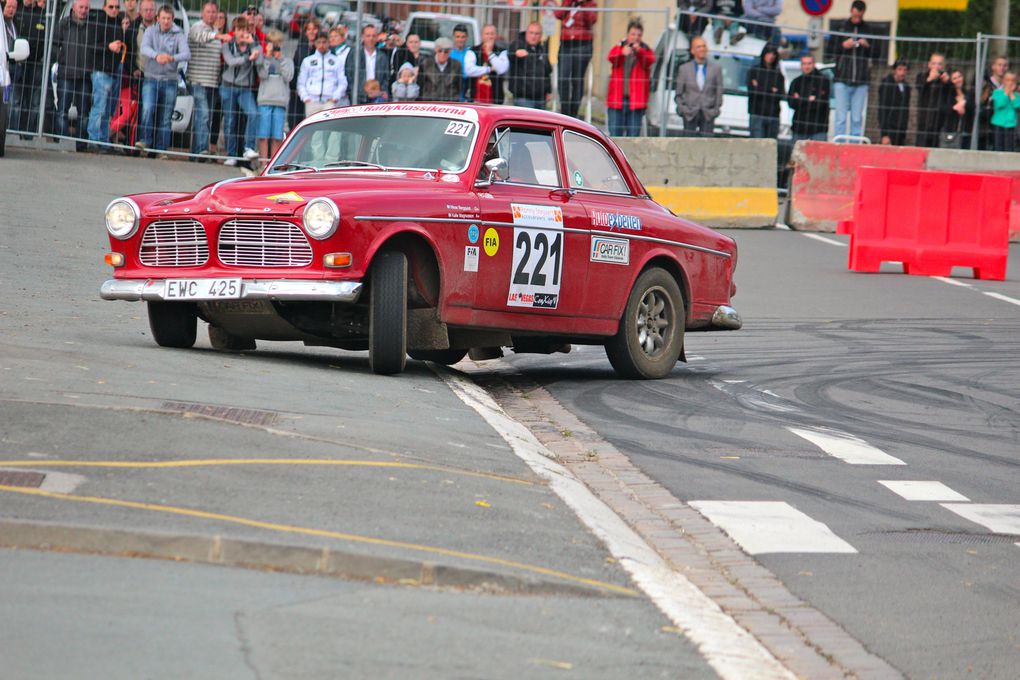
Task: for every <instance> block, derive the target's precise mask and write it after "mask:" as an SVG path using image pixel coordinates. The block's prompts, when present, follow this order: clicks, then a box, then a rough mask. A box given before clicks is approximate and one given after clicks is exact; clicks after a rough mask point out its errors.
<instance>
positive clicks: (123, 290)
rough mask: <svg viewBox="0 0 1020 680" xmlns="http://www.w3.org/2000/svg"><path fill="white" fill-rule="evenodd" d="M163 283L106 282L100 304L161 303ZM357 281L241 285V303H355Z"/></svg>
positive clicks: (358, 286) (276, 282)
mask: <svg viewBox="0 0 1020 680" xmlns="http://www.w3.org/2000/svg"><path fill="white" fill-rule="evenodd" d="M163 281H164V279H110V280H109V281H106V282H105V283H103V285H102V287H101V288H100V289H99V295H100V297H102V298H103V299H104V300H129V301H136V300H165V299H166V298H164V297H163ZM361 288H362V284H361V282H360V281H302V280H276V281H256V280H247V279H246V280H244V281H242V282H241V298H240V299H242V300H295V301H307V302H357V301H358V297H359V296H360V295H361Z"/></svg>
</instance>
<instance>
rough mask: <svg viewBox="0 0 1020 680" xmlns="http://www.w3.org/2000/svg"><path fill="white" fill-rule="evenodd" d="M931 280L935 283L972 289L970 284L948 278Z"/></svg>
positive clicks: (940, 277)
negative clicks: (939, 282)
mask: <svg viewBox="0 0 1020 680" xmlns="http://www.w3.org/2000/svg"><path fill="white" fill-rule="evenodd" d="M931 278H933V279H935V280H936V281H941V282H942V283H948V284H949V285H950V286H960V287H961V288H973V287H974V286H973V285H972V284H969V283H964V282H963V281H957V280H956V279H951V278H949V277H948V276H932V277H931Z"/></svg>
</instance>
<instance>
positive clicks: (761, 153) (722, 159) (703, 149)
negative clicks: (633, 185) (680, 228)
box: [613, 137, 778, 228]
mask: <svg viewBox="0 0 1020 680" xmlns="http://www.w3.org/2000/svg"><path fill="white" fill-rule="evenodd" d="M613 141H614V142H616V144H617V145H618V146H619V147H620V148H621V149H622V150H623V152H624V153H625V154H626V155H627V160H629V161H630V164H631V167H632V168H634V171H635V172H636V173H637V175H638V177H639V178H640V179H641V181H642V182H643V183H644V185H645V188H647V189H648V192H649V193H650V194H651V196H652V198H653V199H655V200H656V201H657V202H659V203H661V204H662V205H664V206H666V207H667V208H669V209H670V210H672V211H673V212H674V213H676V214H677V215H680V216H682V217H687V218H690V219H692V220H694V221H696V222H699V223H701V224H704V225H706V226H710V227H754V228H757V227H765V226H772V225H773V224H775V222H776V213H777V212H778V195H777V192H776V187H775V177H776V141H775V140H774V139H699V138H693V137H617V138H614V139H613Z"/></svg>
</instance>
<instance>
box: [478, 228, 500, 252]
mask: <svg viewBox="0 0 1020 680" xmlns="http://www.w3.org/2000/svg"><path fill="white" fill-rule="evenodd" d="M482 245H483V246H485V254H486V255H488V256H489V257H492V256H493V255H495V254H496V253H498V252H499V233H498V232H497V231H496V230H495V229H493V228H492V227H489V228H488V229H486V230H485V238H484V239H483V240H482Z"/></svg>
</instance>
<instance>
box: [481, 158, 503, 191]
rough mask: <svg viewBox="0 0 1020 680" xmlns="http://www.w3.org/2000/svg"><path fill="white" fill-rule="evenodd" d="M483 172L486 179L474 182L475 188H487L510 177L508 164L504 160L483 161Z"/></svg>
mask: <svg viewBox="0 0 1020 680" xmlns="http://www.w3.org/2000/svg"><path fill="white" fill-rule="evenodd" d="M485 172H486V175H487V178H486V179H484V180H479V181H477V182H475V186H476V187H487V186H489V185H490V184H492V183H493V182H502V181H506V179H507V178H508V177H510V164H509V163H507V162H506V159H505V158H493V159H492V160H488V161H485Z"/></svg>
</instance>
